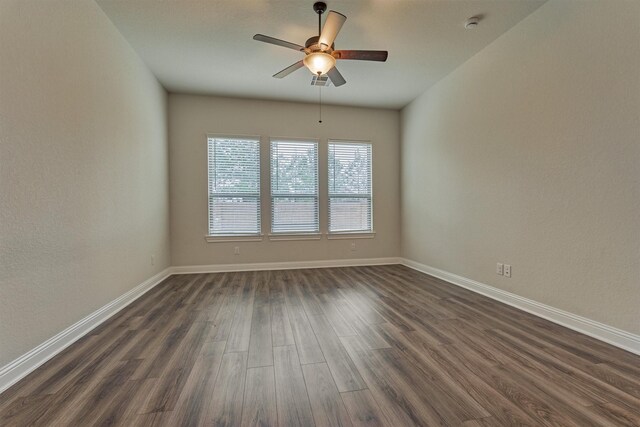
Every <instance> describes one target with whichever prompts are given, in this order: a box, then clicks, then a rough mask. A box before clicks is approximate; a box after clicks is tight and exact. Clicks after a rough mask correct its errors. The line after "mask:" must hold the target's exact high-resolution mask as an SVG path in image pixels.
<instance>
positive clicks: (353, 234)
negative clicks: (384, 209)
mask: <svg viewBox="0 0 640 427" xmlns="http://www.w3.org/2000/svg"><path fill="white" fill-rule="evenodd" d="M350 144H352V145H368V146H369V150H370V153H371V154H370V159H369V194H368V195H366V196H363V195H359V194H355V195H354V194H335V195H332V194H331V186H330V185H329V179H330V168H331V161H332V158H331V156H330V150H331V145H350ZM373 155H374V149H373V143H372V142H371V141H369V140H354V139H347V140H345V139H335V138H330V139H328V140H327V239H329V240H332V239H350V238H354V239H372V238H374V237H375V234H376V232H375V229H374V227H373V224H374V221H373V219H374V218H373V213H374V209H373V208H374V201H373ZM332 197H333V198H338V199H339V198H344V199H353V198H366V199H368V200H369V206H370V212H369V223H370V224H369V225H370V226H369V229H366V230H339V231H331V199H332Z"/></svg>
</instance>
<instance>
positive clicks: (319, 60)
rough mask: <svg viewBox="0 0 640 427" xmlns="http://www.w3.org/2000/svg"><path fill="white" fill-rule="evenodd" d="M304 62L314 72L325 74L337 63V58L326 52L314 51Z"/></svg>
mask: <svg viewBox="0 0 640 427" xmlns="http://www.w3.org/2000/svg"><path fill="white" fill-rule="evenodd" d="M302 62H303V63H304V65H305V66H306V67H307V68H308V69H309V71H311V72H312V73H313V74H315V75H323V74H327V72H328V71H329V70H330V69H332V68H333V67H334V66H335V65H336V58H334V57H333V56H331V55H329V54H328V53H325V52H312V53H310V54H308V55H307V56H305V57H304V59H303V60H302Z"/></svg>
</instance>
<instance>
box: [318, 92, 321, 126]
mask: <svg viewBox="0 0 640 427" xmlns="http://www.w3.org/2000/svg"><path fill="white" fill-rule="evenodd" d="M318 93H319V95H320V96H319V98H320V102H319V106H320V120H318V123H322V86H318Z"/></svg>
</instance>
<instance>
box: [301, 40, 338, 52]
mask: <svg viewBox="0 0 640 427" xmlns="http://www.w3.org/2000/svg"><path fill="white" fill-rule="evenodd" d="M319 40H320V36H313V37H310V38H309V39H308V40H307V41H306V42H305V43H304V47H305V50H308V51H309V52H319V51H322V52H326V53H328V54H331V52H333V49H334V48H335V43H334V44H332V45H331V47H330V48H328V49H322V47H321V46H320V43H318V41H319Z"/></svg>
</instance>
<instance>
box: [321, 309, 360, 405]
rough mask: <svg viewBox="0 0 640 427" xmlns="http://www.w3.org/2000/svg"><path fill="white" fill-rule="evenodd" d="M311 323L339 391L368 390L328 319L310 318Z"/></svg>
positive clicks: (322, 316) (322, 317)
mask: <svg viewBox="0 0 640 427" xmlns="http://www.w3.org/2000/svg"><path fill="white" fill-rule="evenodd" d="M309 322H310V323H311V327H312V329H313V331H314V332H315V334H316V338H317V339H318V342H319V343H320V348H321V349H322V354H323V355H324V358H325V359H326V361H327V364H328V366H329V369H331V373H332V375H333V378H334V380H335V383H336V385H337V387H338V390H339V391H341V392H342V391H353V390H362V389H364V388H366V386H365V384H364V381H363V380H362V377H361V376H360V374H359V373H358V369H357V368H356V366H355V365H354V363H353V361H352V360H351V357H349V354H348V353H347V350H345V348H344V347H343V345H342V343H341V342H340V339H339V338H338V336H337V335H336V334H335V332H334V330H333V328H332V327H331V324H329V321H328V320H327V318H326V317H325V316H324V315H322V314H320V315H315V316H309Z"/></svg>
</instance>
